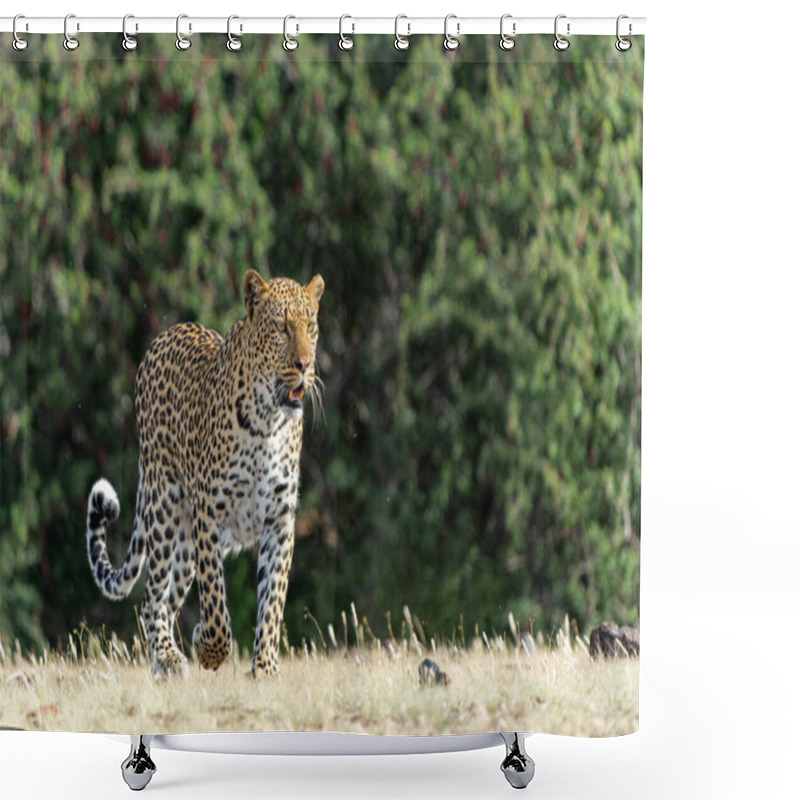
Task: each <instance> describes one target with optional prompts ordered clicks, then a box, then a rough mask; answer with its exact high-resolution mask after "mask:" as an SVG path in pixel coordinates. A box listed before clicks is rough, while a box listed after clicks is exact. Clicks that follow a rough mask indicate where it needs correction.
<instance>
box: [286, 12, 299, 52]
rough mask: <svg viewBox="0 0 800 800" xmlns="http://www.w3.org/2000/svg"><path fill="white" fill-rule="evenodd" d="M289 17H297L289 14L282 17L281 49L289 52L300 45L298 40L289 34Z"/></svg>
mask: <svg viewBox="0 0 800 800" xmlns="http://www.w3.org/2000/svg"><path fill="white" fill-rule="evenodd" d="M290 19H297V17H293V16H292V15H291V14H289V16H287V17H284V18H283V49H284V50H286V51H287V52H289V53H290V52H292V51H293V50H297V48H298V47H300V42H299V41H298V40H297V39H295V38H294V37H292V36H289V32H288V25H289V20H290Z"/></svg>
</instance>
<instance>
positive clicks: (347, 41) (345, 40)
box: [339, 14, 356, 50]
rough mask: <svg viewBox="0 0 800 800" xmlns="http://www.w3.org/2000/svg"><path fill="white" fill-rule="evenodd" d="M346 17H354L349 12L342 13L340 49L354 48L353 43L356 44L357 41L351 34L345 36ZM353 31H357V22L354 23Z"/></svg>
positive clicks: (340, 20)
mask: <svg viewBox="0 0 800 800" xmlns="http://www.w3.org/2000/svg"><path fill="white" fill-rule="evenodd" d="M346 19H353V18H352V17H351V16H350V15H349V14H342V16H341V17H339V49H340V50H352V49H353V45H354V44H355V42H354V41H353V40H352V39H351V38H350V37H349V36H345V35H344V30H343V26H344V21H345V20H346ZM351 32H352V33H355V32H356V26H355V23H353V30H352V31H351Z"/></svg>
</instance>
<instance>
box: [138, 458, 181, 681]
mask: <svg viewBox="0 0 800 800" xmlns="http://www.w3.org/2000/svg"><path fill="white" fill-rule="evenodd" d="M149 475H153V476H158V477H160V478H161V479H160V480H156V481H152V482H148V483H147V484H146V487H145V497H146V502H145V507H144V513H143V514H142V523H143V525H144V530H145V541H146V543H147V568H148V575H147V586H146V589H145V595H144V599H143V601H142V621H143V623H144V626H145V632H146V634H147V642H148V644H149V646H150V658H151V669H152V672H153V675H155V676H161V675H168V674H172V673H180V674H184V675H185V674H186V673H187V670H188V663H187V660H186V657H185V656H184V655H183V653H181V652H180V650H179V649H178V646H177V644H176V643H175V638H174V626H175V615H176V613H177V610H178V608H179V607H180V604H179V603H177V596H178V592H177V590H175V589H173V588H172V587H173V585H177V583H178V582H181V581H182V578H181V575H182V569H181V568H182V567H183V560H182V559H183V552H184V548H183V547H181V546H179V544H180V541H181V536H183V538H184V540H185V539H186V538H188V535H187V533H186V530H188V528H189V526H190V513H189V511H188V508H187V506H188V504H187V503H186V501H185V496H184V493H183V491H182V489H181V487H180V485H179V484H178V482H177V481H176V480H174V479H173V478H171V476H170V475H169V473H166V472H161V471H159V470H152V471H150V473H149ZM179 558H180V559H181V561H180V563H179V562H178V559H179ZM176 569H177V574H178V579H177V580H175V581H174V580H173V577H174V576H175V574H176ZM183 594H184V595H185V590H184V592H183Z"/></svg>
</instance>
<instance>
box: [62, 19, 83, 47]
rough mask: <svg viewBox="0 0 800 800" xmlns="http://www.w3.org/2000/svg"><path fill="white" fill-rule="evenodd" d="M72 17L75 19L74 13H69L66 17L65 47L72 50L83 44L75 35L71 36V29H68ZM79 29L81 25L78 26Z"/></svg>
mask: <svg viewBox="0 0 800 800" xmlns="http://www.w3.org/2000/svg"><path fill="white" fill-rule="evenodd" d="M71 19H75V15H74V14H67V16H66V17H64V49H65V50H69V51H70V52H72V51H73V50H77V49H78V48H79V47H80V46H81V43H80V42H79V41H78V40H77V39H76V38H75V37H74V36H70V33H69V30H67V29H68V27H69V21H70V20H71ZM78 30H80V26H78Z"/></svg>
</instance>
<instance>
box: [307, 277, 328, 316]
mask: <svg viewBox="0 0 800 800" xmlns="http://www.w3.org/2000/svg"><path fill="white" fill-rule="evenodd" d="M305 290H306V294H307V295H308V296H309V297H310V298H311V302H312V303H313V304H314V309H315V310H317V309H319V301H320V299H321V298H322V293H323V292H324V291H325V281H324V280H322V275H315V276H314V277H313V278H312V279H311V281H310V282H309V284H308V286H306V287H305Z"/></svg>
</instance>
